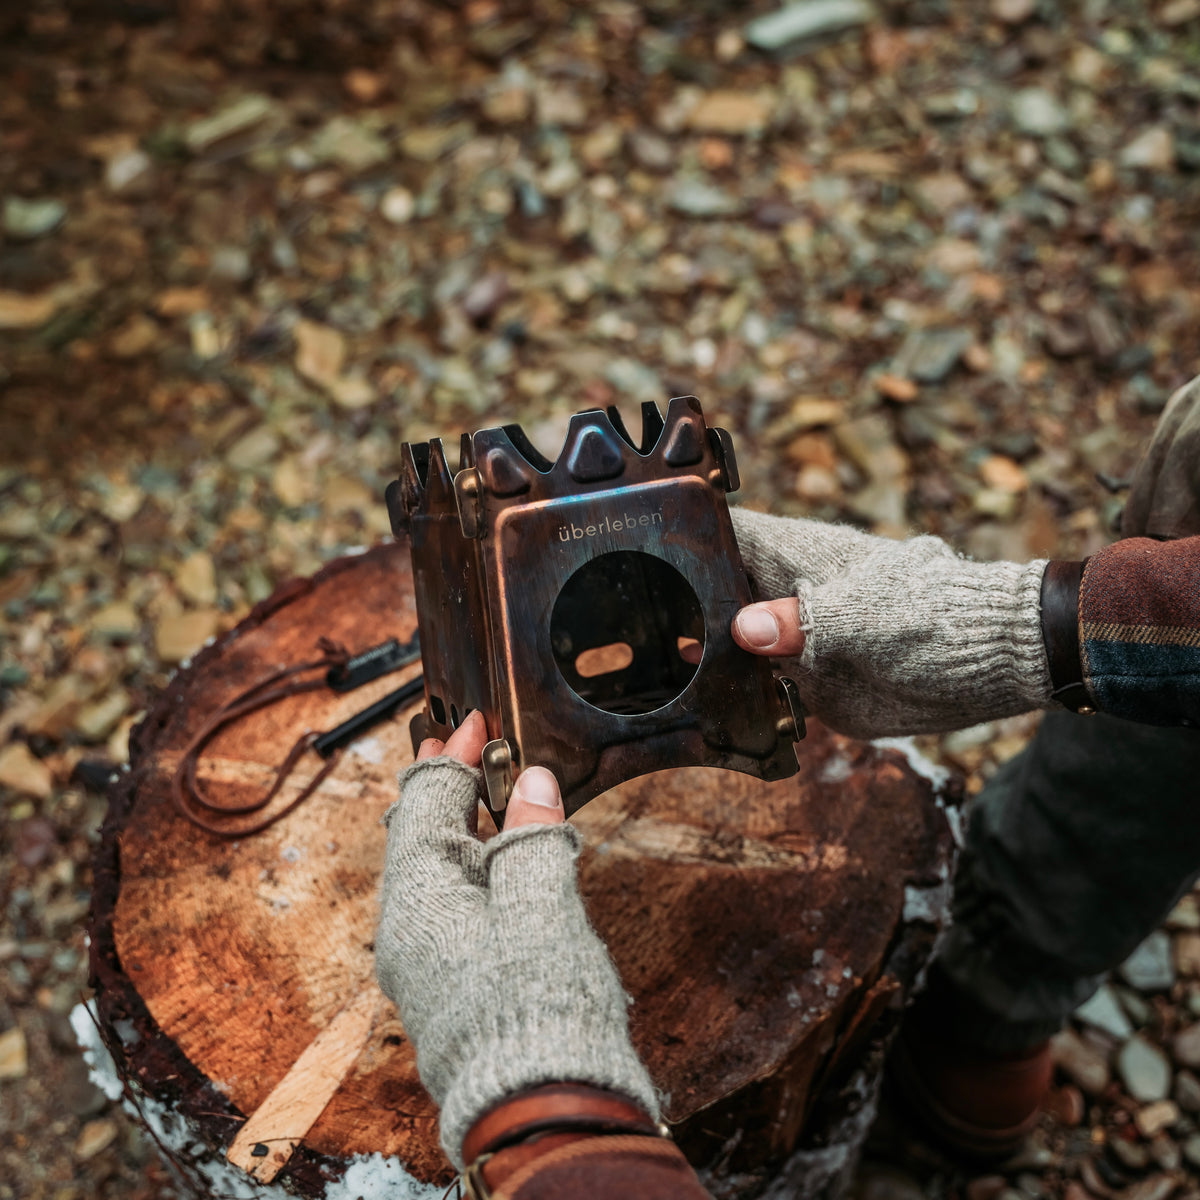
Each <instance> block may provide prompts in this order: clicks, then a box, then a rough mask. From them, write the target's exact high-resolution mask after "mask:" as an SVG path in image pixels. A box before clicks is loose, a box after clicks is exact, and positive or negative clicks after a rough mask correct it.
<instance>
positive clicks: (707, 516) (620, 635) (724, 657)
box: [387, 396, 804, 824]
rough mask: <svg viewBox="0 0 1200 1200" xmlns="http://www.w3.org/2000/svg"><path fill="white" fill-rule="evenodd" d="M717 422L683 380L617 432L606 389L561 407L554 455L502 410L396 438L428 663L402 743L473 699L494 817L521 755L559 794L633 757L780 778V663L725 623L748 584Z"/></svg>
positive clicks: (393, 503)
mask: <svg viewBox="0 0 1200 1200" xmlns="http://www.w3.org/2000/svg"><path fill="white" fill-rule="evenodd" d="M737 488H738V474H737V466H736V463H735V460H734V453H733V445H732V442H731V440H730V438H729V435H728V434H727V433H726V432H725V431H724V430H721V429H715V428H709V427H708V426H707V425H706V424H705V422H704V415H703V413H702V411H701V408H700V403H699V401H698V400H696V399H695V398H694V397H691V396H686V397H681V398H677V399H674V400H672V401H671V402H670V404H669V405H668V407H667V413H666V419H665V421H664V419H663V417H662V415H661V414H660V413H659V410H658V407H657V405H655V404H653V403H649V404H643V406H642V436H641V439H640V441H634V439H633V438H632V437H631V436H630V434H629V432H628V431H627V430H626V428H625V426H624V424H623V422H622V420H621V416H620V414H619V412H618V411H617V409H616V408H609V409H608V410H607V411H605V410H603V409H595V410H592V411H589V412H581V413H578V414H576V415H575V416H574V417H572V418H571V422H570V426H569V429H568V432H567V437H566V442H565V444H564V446H563V449H562V453H561V454H560V455H559V457H558V460H557V461H556V462H550V461H548V460H547V459H546V458H544V457H543V456H542V454H541V453H539V451H538V450H537V449H536V448H535V447H534V446H533V444H532V443H531V442H530V441H529V439H528V437H526V435H525V433H524V432H523V430H522V429H521V427H520V426H519V425H505V426H503V427H501V428H497V429H483V430H480V431H479V432H477V433H474V434H463V435H462V438H461V443H460V451H459V464H458V470H457V471H456V472H454V473H453V474H452V473H451V470H450V467H449V464H448V463H447V460H446V454H445V451H444V449H443V447H442V442H441V440H440V439H437V438H435V439H434V440H432V441H430V442H428V443H407V442H406V443H405V444H404V445H403V446H402V447H401V470H400V477H399V479H398V480H396V481H395V482H394V483H392V484H391V485H390V486H389V488H388V492H387V501H388V509H389V513H390V515H391V520H392V526H393V529H394V530H395V532H396V533H397V535H399V534H400V533H402V532H404V533H407V535H408V538H409V544H410V548H411V553H412V567H413V579H414V585H415V595H416V606H417V618H418V622H419V628H420V638H421V650H422V657H423V660H424V672H425V702H426V703H425V710H424V712H422V713H419V714H418V715H417V716H415V717H414V718H413V719H412V723H411V732H412V738H413V745H414V748H415V747H416V746H417V745H419V744H420V742H421V741H422V740H423V739H424V738H426V737H436V738H441V739H445V738H447V737H449V736H450V734H451V733H452V732H453V730H454V729H455V728H457V726H458V725H459V724H460V723H461V722H462V720H463V719H464V718H465V717H466V715H467V714H468V713H469V712H470V711H471V710H473V709H478V710H479V711H480V712H481V713H482V714H483V716H484V718H485V720H486V723H487V730H488V736H489V738H490V740H489V742H488V744H487V746H486V748H485V750H484V753H483V770H484V776H485V779H486V784H487V789H486V790H487V799H486V802H487V805H488V808H489V810H490V811H491V813H492V815H493V816H494V817H495V819H496V822H497V824H503V819H504V810H505V807H506V805H507V803H508V797H509V795H510V793H511V791H512V784H513V780H514V779H515V778H516V775H517V773H518V772H519V771H520V770H521V769H522V768H523V767H525V766H530V765H533V764H540V765H543V766H547V767H549V768H551V769H552V770H553V771H554V773H555V775H556V776H557V778H558V781H559V784H560V786H561V788H562V793H563V800H564V803H565V805H566V811H567V813H568V815H569V814H571V813H573V812H574V811H576V810H577V809H578V808H579V807H580V806H581V805H583V804H584V803H586V802H587V801H588V800H590V799H591V798H592V797H594V796H597V795H599V794H600V793H601V792H603V791H606V790H607V789H608V788H611V787H613V786H615V785H616V784H618V783H621V782H623V781H624V780H627V779H632V778H634V777H635V776H637V775H644V774H646V773H648V772H651V771H657V770H661V769H663V768H667V767H681V766H695V765H704V766H711V767H726V768H729V769H732V770H736V771H744V772H746V773H748V774H751V775H757V776H759V777H760V778H763V779H782V778H784V777H786V776H788V775H792V774H794V773H795V772H796V770H797V762H796V756H795V749H794V743H795V742H796V741H798V740H799V739H800V738H802V737H803V736H804V720H803V710H802V708H801V706H800V703H799V700H798V698H797V696H796V689H795V685H794V684H793V683H792V681H791V680H789V679H784V678H776V677H775V676H774V675H773V674H772V672H771V668H770V665H769V663H768V662H767V660H766V659H765V658H761V657H758V656H755V655H752V654H748V653H747V652H746V651H744V650H742V649H741V648H740V647H739V646H738V645H737V644H736V643H735V642H734V641H733V638H732V635H731V633H730V622H731V621H732V620H733V617H734V615H735V614H736V613H737V611H738V610H739V609H740V608H741V607H742V606H743V605H746V604H749V603H750V602H751V601H752V599H753V596H752V595H751V587H750V582H749V580H748V579H747V576H746V572H745V570H744V568H743V565H742V560H741V556H740V554H739V553H738V547H737V542H736V540H735V538H734V533H733V524H732V522H731V520H730V517H729V508H728V505H727V503H726V499H725V497H726V495H727V494H728V493H730V492H734V491H736V490H737Z"/></svg>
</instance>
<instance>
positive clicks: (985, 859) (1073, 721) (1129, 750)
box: [928, 712, 1200, 1053]
mask: <svg viewBox="0 0 1200 1200" xmlns="http://www.w3.org/2000/svg"><path fill="white" fill-rule="evenodd" d="M1198 875H1200V732H1198V731H1196V730H1192V729H1163V728H1158V727H1154V726H1148V725H1135V724H1133V723H1131V722H1128V721H1122V720H1118V719H1117V718H1115V717H1109V716H1105V715H1103V714H1100V715H1097V716H1093V717H1080V716H1076V715H1075V714H1073V713H1061V712H1059V713H1048V714H1047V715H1046V717H1045V718H1044V720H1043V722H1042V725H1041V727H1040V728H1039V730H1038V733H1037V736H1036V737H1035V738H1034V740H1033V742H1032V743H1031V744H1030V746H1029V747H1028V748H1027V749H1026V750H1025V751H1024V752H1023V753H1021V754H1019V755H1018V756H1017V757H1016V758H1014V759H1013V760H1012V761H1010V762H1008V763H1006V764H1005V765H1004V766H1003V767H1002V768H1001V769H1000V771H999V772H998V773H997V774H996V776H995V777H994V778H993V779H992V780H991V781H990V782H989V783H988V785H987V787H986V788H985V789H984V790H983V792H981V793H980V795H979V796H978V798H977V799H976V801H975V803H974V805H973V807H972V809H971V813H970V819H969V822H968V832H967V840H966V847H965V849H964V851H963V854H962V856H961V858H960V861H959V866H958V872H957V875H956V877H955V900H954V918H955V925H954V927H953V928H952V929H951V931H950V933H949V935H948V937H947V940H946V942H945V945H944V947H943V950H942V953H941V955H940V957H939V960H938V963H937V964H936V965H935V968H934V969H933V971H932V972H931V980H930V995H929V997H928V1000H929V1001H931V1002H932V1003H933V1006H934V1007H935V1008H936V1009H937V1010H939V1011H940V1012H941V1013H942V1014H943V1015H944V1017H945V1019H947V1020H949V1021H951V1022H952V1026H953V1027H952V1028H951V1029H947V1030H946V1032H947V1033H950V1034H951V1035H952V1036H955V1037H956V1040H959V1041H962V1042H964V1043H966V1044H968V1045H973V1046H976V1047H977V1048H979V1049H981V1050H985V1051H991V1052H993V1053H1010V1052H1011V1053H1016V1052H1020V1051H1022V1050H1025V1049H1028V1048H1030V1047H1032V1046H1033V1045H1035V1044H1036V1043H1037V1042H1039V1041H1041V1040H1042V1039H1044V1038H1046V1037H1047V1036H1049V1035H1050V1034H1052V1033H1054V1032H1055V1031H1056V1030H1057V1029H1059V1028H1060V1027H1061V1025H1062V1024H1063V1022H1064V1021H1065V1019H1066V1017H1067V1016H1068V1015H1069V1014H1070V1012H1071V1011H1072V1010H1073V1009H1074V1008H1075V1007H1076V1006H1077V1005H1079V1004H1080V1003H1082V1002H1083V1001H1084V1000H1086V999H1087V997H1088V996H1089V995H1091V993H1092V992H1093V991H1094V990H1095V988H1096V987H1097V986H1098V984H1099V983H1100V981H1101V979H1102V978H1103V976H1104V974H1105V973H1106V972H1107V971H1109V970H1111V969H1112V968H1113V967H1114V966H1116V965H1117V964H1119V963H1120V962H1122V961H1123V960H1124V959H1125V958H1126V957H1127V956H1128V954H1129V953H1130V952H1131V951H1132V950H1133V949H1134V947H1135V946H1137V945H1138V943H1139V942H1141V941H1142V939H1143V938H1145V937H1146V936H1147V934H1149V933H1150V932H1151V931H1152V930H1153V929H1154V928H1155V926H1156V925H1157V924H1158V923H1159V922H1160V921H1161V920H1162V918H1163V916H1164V915H1165V914H1166V913H1167V912H1169V911H1170V909H1171V907H1172V905H1173V904H1174V903H1175V901H1176V900H1177V899H1178V897H1179V896H1180V895H1181V894H1182V893H1183V892H1184V891H1186V890H1187V889H1188V888H1189V887H1190V886H1191V884H1192V883H1193V882H1194V881H1195V879H1196V878H1197V876H1198Z"/></svg>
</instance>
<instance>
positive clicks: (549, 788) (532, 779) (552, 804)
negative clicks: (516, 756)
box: [513, 767, 562, 808]
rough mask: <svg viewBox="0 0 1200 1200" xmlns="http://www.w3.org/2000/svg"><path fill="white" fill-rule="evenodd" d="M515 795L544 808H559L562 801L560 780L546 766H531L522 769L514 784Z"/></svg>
mask: <svg viewBox="0 0 1200 1200" xmlns="http://www.w3.org/2000/svg"><path fill="white" fill-rule="evenodd" d="M513 796H514V797H516V798H518V799H521V800H524V801H525V802H526V803H527V804H539V805H541V806H542V807H543V808H558V807H559V805H560V804H561V803H562V801H561V800H560V799H559V795H558V781H557V780H556V779H555V778H554V776H553V775H552V774H551V773H550V772H549V771H548V770H547V769H546V768H545V767H529V768H527V769H526V770H524V771H522V772H521V774H520V775H519V776H518V777H517V782H516V783H515V784H513Z"/></svg>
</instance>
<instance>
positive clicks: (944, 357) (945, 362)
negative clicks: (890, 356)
mask: <svg viewBox="0 0 1200 1200" xmlns="http://www.w3.org/2000/svg"><path fill="white" fill-rule="evenodd" d="M974 340H975V339H974V335H973V334H972V333H971V331H970V330H969V329H918V330H914V331H913V332H912V333H910V334H909V335H908V337H907V338H906V339H905V342H904V345H903V346H901V348H900V352H899V353H898V354H897V355H896V359H895V361H894V362H893V364H892V372H893V374H895V375H898V376H900V377H901V378H907V379H915V380H917V381H918V382H919V383H941V382H942V380H944V379H945V378H946V377H947V376H948V375H949V374H950V372H951V371H953V370H954V367H955V366H956V364H957V363H958V360H959V359H960V358H962V356H963V354H964V353H965V351H966V349H967V347H968V346H970V345H971V343H972V342H973V341H974Z"/></svg>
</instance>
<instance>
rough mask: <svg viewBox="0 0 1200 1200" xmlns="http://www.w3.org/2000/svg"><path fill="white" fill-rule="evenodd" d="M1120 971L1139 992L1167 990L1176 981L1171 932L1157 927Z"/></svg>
mask: <svg viewBox="0 0 1200 1200" xmlns="http://www.w3.org/2000/svg"><path fill="white" fill-rule="evenodd" d="M1118 972H1119V974H1120V976H1121V978H1122V979H1124V980H1125V982H1126V983H1128V984H1129V985H1130V986H1131V987H1135V988H1137V989H1138V991H1139V992H1165V991H1166V990H1167V989H1168V988H1169V987H1170V986H1171V985H1172V984H1173V983H1174V982H1175V966H1174V963H1173V962H1172V961H1171V936H1170V934H1168V933H1166V932H1165V931H1164V930H1161V929H1156V930H1155V931H1154V932H1153V933H1152V934H1151V935H1150V936H1149V937H1148V938H1147V939H1146V940H1145V941H1144V942H1143V943H1142V944H1141V945H1140V946H1139V947H1138V948H1137V949H1136V950H1135V951H1134V952H1133V953H1132V954H1131V955H1130V956H1129V957H1128V958H1127V959H1126V960H1125V961H1124V962H1123V963H1122V964H1121V966H1120V967H1119V968H1118Z"/></svg>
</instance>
